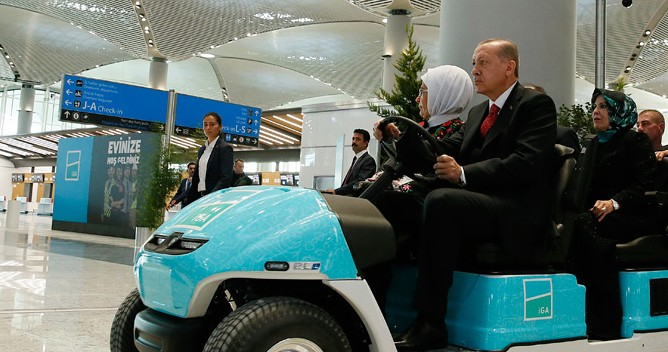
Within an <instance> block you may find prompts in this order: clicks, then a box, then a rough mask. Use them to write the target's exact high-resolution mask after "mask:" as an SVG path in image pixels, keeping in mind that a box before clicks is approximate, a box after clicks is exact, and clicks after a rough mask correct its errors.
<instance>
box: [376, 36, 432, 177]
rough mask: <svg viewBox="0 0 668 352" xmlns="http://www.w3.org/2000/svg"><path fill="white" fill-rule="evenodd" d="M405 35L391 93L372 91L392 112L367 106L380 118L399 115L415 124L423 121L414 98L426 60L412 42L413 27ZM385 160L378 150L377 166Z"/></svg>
mask: <svg viewBox="0 0 668 352" xmlns="http://www.w3.org/2000/svg"><path fill="white" fill-rule="evenodd" d="M406 33H408V48H406V49H405V50H403V51H402V52H401V57H400V58H399V59H398V60H397V62H396V63H395V64H394V67H395V68H396V69H397V71H399V73H400V75H399V74H395V75H394V87H393V88H392V92H388V91H386V90H385V89H383V88H379V89H378V90H376V91H374V94H375V95H376V97H378V99H380V100H383V101H385V102H387V103H388V104H390V105H391V106H392V108H393V110H392V109H387V108H383V107H381V106H379V105H376V104H373V103H370V102H367V105H368V106H369V110H371V111H373V112H375V113H377V114H378V116H381V117H386V116H390V115H399V116H404V117H407V118H409V119H411V120H413V121H415V122H421V121H422V120H423V119H422V116H420V107H419V106H418V103H417V102H416V101H415V98H416V97H417V96H418V93H419V91H420V86H421V85H422V80H421V79H420V78H419V74H420V72H422V70H423V69H424V64H425V62H426V61H427V58H426V57H425V56H424V55H422V50H421V49H420V47H419V46H418V45H417V43H415V41H414V40H413V26H407V27H406ZM400 127H401V126H400ZM387 159H388V156H387V155H386V154H385V151H384V150H382V149H381V150H379V151H378V157H377V160H378V163H379V165H383V164H384V163H385V162H386V161H387Z"/></svg>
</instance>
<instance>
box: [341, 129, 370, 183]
mask: <svg viewBox="0 0 668 352" xmlns="http://www.w3.org/2000/svg"><path fill="white" fill-rule="evenodd" d="M370 139H371V135H370V134H369V132H368V131H367V130H363V129H361V128H358V129H356V130H354V131H353V140H352V148H353V152H355V157H354V158H353V162H352V165H350V169H348V172H347V173H346V176H345V177H344V178H343V182H341V187H339V188H337V189H335V190H333V191H330V193H331V192H334V193H335V194H339V195H352V194H354V193H355V190H354V189H353V186H355V184H356V183H357V182H360V181H364V180H366V179H367V178H369V177H371V176H373V174H374V173H375V172H376V161H375V160H374V159H373V157H372V156H371V155H369V152H368V151H367V148H369V140H370Z"/></svg>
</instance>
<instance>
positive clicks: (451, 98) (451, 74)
mask: <svg viewBox="0 0 668 352" xmlns="http://www.w3.org/2000/svg"><path fill="white" fill-rule="evenodd" d="M421 78H422V82H424V84H425V85H426V86H427V89H428V90H429V94H427V110H428V111H429V115H430V116H429V126H437V125H440V124H442V123H444V122H446V121H450V120H452V119H454V118H456V117H459V114H461V113H462V112H463V111H464V109H466V106H467V105H469V102H470V101H471V98H472V97H473V82H471V77H469V75H468V73H466V71H464V70H463V69H461V68H459V67H457V66H451V65H443V66H438V67H435V68H430V69H429V70H427V73H425V74H424V75H422V77H421Z"/></svg>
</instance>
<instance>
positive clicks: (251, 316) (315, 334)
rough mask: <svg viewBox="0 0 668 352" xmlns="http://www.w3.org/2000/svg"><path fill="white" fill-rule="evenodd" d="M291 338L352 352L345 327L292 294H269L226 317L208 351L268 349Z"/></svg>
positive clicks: (337, 351) (257, 351)
mask: <svg viewBox="0 0 668 352" xmlns="http://www.w3.org/2000/svg"><path fill="white" fill-rule="evenodd" d="M288 338H301V339H306V340H309V341H310V342H313V343H314V344H316V345H317V346H318V347H319V348H320V349H322V350H323V351H326V352H350V351H352V349H351V347H350V343H349V342H348V338H347V337H346V334H345V333H344V332H343V329H341V327H340V326H339V324H338V323H337V322H336V321H335V320H334V318H332V316H331V315H329V314H328V313H327V312H326V311H324V310H322V309H321V308H320V307H318V306H315V305H313V304H311V303H309V302H306V301H303V300H300V299H296V298H292V297H269V298H261V299H258V300H255V301H251V302H248V303H247V304H245V305H243V306H241V307H239V308H238V309H237V310H235V311H234V312H232V313H231V314H229V315H228V316H227V317H225V319H223V321H221V322H220V324H218V326H216V328H215V329H214V330H213V332H212V333H211V336H210V337H209V340H208V341H207V342H206V345H205V346H204V352H267V350H269V348H271V347H272V346H274V345H275V344H276V343H278V342H280V341H283V340H285V339H288Z"/></svg>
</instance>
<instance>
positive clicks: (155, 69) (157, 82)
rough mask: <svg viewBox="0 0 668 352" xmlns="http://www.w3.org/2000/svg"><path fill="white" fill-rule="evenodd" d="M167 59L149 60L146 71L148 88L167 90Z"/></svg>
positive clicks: (155, 58)
mask: <svg viewBox="0 0 668 352" xmlns="http://www.w3.org/2000/svg"><path fill="white" fill-rule="evenodd" d="M167 70H168V64H167V59H165V58H162V57H153V58H151V64H150V66H149V70H148V86H149V87H150V88H155V89H161V90H167Z"/></svg>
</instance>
